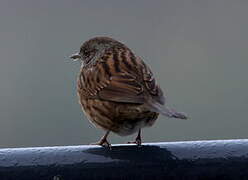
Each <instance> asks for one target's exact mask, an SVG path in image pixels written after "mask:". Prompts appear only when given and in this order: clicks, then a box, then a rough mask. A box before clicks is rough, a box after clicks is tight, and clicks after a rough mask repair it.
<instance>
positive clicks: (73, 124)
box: [0, 0, 248, 147]
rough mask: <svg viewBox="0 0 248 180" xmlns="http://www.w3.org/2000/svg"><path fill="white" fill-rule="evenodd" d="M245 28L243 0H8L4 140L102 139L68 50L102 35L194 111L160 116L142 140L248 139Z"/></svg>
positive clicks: (0, 19) (0, 104) (2, 55)
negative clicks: (82, 102) (82, 99)
mask: <svg viewBox="0 0 248 180" xmlns="http://www.w3.org/2000/svg"><path fill="white" fill-rule="evenodd" d="M247 33H248V2H247V1H244V0H237V1H233V0H217V1H215V0H208V1H206V0H200V1H199V0H194V1H190V0H189V1H183V0H157V1H149V0H143V1H115V0H109V1H79V0H78V1H66V0H54V1H48V0H43V1H38V0H37V1H33V0H22V1H18V0H1V2H0V147H26V146H51V145H74V144H88V143H90V142H95V141H97V140H98V139H99V138H100V136H101V135H102V134H103V132H102V131H101V130H99V129H96V128H94V127H93V126H92V125H91V124H90V123H89V122H88V121H87V120H86V118H85V116H84V115H83V113H82V112H81V109H80V106H79V105H78V100H77V95H76V77H77V74H78V71H79V68H80V64H79V63H76V62H71V60H70V59H69V58H68V56H69V55H70V54H72V53H74V52H76V51H77V50H78V49H79V46H80V45H81V43H82V42H84V41H85V40H87V39H89V38H92V37H94V36H102V35H104V36H110V37H113V38H116V39H117V40H120V41H122V42H124V43H125V44H127V45H128V46H129V47H130V48H131V49H133V50H134V52H135V53H136V54H137V55H139V56H141V57H143V58H144V60H145V61H146V62H147V63H148V64H150V66H151V68H152V70H153V72H154V73H155V75H156V77H157V79H158V81H159V82H160V84H161V87H162V88H163V89H164V90H165V92H166V94H167V98H168V104H170V105H171V106H172V107H174V108H176V109H178V110H180V111H184V112H187V114H188V115H189V116H190V117H191V119H190V120H188V121H180V120H174V119H167V118H164V117H162V116H161V117H160V118H159V120H158V121H157V123H156V124H155V125H154V126H153V127H152V128H147V129H144V131H143V139H144V141H145V142H155V141H181V140H202V139H234V138H248V132H247V128H248V120H247V111H248V82H247V77H248V71H247V69H248V34H247ZM134 136H136V135H133V136H129V137H118V136H117V135H113V134H112V135H111V136H110V141H111V142H112V143H124V142H126V141H128V140H131V139H133V137H134Z"/></svg>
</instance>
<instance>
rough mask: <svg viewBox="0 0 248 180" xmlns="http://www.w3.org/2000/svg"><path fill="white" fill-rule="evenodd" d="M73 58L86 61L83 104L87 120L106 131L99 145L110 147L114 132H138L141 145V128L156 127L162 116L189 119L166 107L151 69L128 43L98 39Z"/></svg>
mask: <svg viewBox="0 0 248 180" xmlns="http://www.w3.org/2000/svg"><path fill="white" fill-rule="evenodd" d="M71 58H72V59H75V60H81V61H82V66H81V70H80V73H79V77H78V81H77V91H78V96H79V103H80V104H81V106H82V109H83V111H84V112H85V114H86V116H87V118H88V119H89V120H90V121H91V122H92V123H93V124H94V125H96V126H97V127H100V128H102V129H104V130H105V131H106V134H105V136H103V137H102V138H101V140H100V141H99V142H98V143H96V144H99V145H110V144H109V143H108V141H107V136H108V134H109V132H111V131H112V132H114V133H116V134H119V135H121V136H124V135H130V134H133V133H135V132H137V131H138V136H137V138H136V140H135V142H134V143H137V144H138V145H140V144H141V138H140V131H141V128H143V127H146V126H151V125H153V124H154V122H155V120H156V119H157V118H158V115H159V113H161V114H163V115H165V116H167V117H174V118H180V119H186V118H187V117H186V116H185V115H184V114H183V113H179V112H176V111H174V110H172V109H169V108H167V107H165V106H163V105H164V103H165V98H164V96H163V92H162V90H161V89H160V87H159V86H158V85H157V83H156V81H155V79H154V77H153V74H152V72H151V70H150V68H149V67H148V66H147V65H146V64H145V63H144V62H143V61H142V59H141V58H139V57H137V56H135V55H134V53H133V52H132V51H131V50H130V49H129V48H128V47H127V46H125V45H124V44H122V43H120V42H118V41H116V40H114V39H112V38H108V37H96V38H93V39H90V40H88V41H86V42H85V43H84V44H83V45H82V46H81V48H80V52H79V53H77V54H74V55H72V56H71Z"/></svg>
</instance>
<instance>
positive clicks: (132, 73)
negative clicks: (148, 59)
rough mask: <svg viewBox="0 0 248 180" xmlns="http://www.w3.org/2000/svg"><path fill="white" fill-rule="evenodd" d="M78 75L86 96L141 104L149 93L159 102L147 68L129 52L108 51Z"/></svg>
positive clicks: (157, 90) (154, 84) (158, 89)
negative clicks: (92, 65)
mask: <svg viewBox="0 0 248 180" xmlns="http://www.w3.org/2000/svg"><path fill="white" fill-rule="evenodd" d="M82 74H83V78H82V80H81V85H82V87H83V88H84V92H87V93H86V94H87V96H88V98H99V99H102V100H108V101H115V102H124V103H145V102H146V100H147V96H151V97H152V98H153V99H155V100H156V101H158V102H163V95H162V91H161V89H160V88H159V87H158V86H157V85H156V82H155V79H154V78H153V75H152V72H151V70H150V69H149V68H148V66H147V65H145V63H144V62H143V61H142V60H141V59H140V58H136V57H134V55H133V54H132V52H131V51H124V50H123V51H122V50H118V51H117V50H116V51H115V50H114V51H110V52H108V53H106V56H103V57H101V59H100V60H99V61H98V63H97V64H96V65H95V67H92V69H87V71H85V72H83V73H82ZM156 98H157V99H156Z"/></svg>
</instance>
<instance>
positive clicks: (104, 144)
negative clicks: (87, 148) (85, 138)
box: [90, 139, 111, 149]
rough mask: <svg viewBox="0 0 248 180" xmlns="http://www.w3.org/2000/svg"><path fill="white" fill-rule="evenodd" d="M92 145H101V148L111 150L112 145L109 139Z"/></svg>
mask: <svg viewBox="0 0 248 180" xmlns="http://www.w3.org/2000/svg"><path fill="white" fill-rule="evenodd" d="M90 145H99V146H102V147H108V148H110V149H111V144H110V143H109V142H108V141H107V139H101V140H100V141H98V142H95V143H91V144H90Z"/></svg>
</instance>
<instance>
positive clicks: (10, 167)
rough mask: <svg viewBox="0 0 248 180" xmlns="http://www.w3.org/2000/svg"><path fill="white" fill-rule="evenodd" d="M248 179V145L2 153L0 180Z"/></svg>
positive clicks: (167, 145)
mask: <svg viewBox="0 0 248 180" xmlns="http://www.w3.org/2000/svg"><path fill="white" fill-rule="evenodd" d="M81 179H84V180H87V179H90V180H93V179H97V180H101V179H106V180H111V179H114V180H117V179H122V180H124V179H127V180H132V179H135V180H137V179H147V180H160V179H163V180H164V179H170V180H174V179H190V180H196V179H221V180H222V179H228V180H231V179H235V180H237V179H248V140H217V141H188V142H187V141H186V142H169V143H149V144H144V145H142V147H137V146H135V145H114V146H112V148H111V149H109V148H103V147H98V146H61V147H35V148H9V149H0V180H81Z"/></svg>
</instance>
